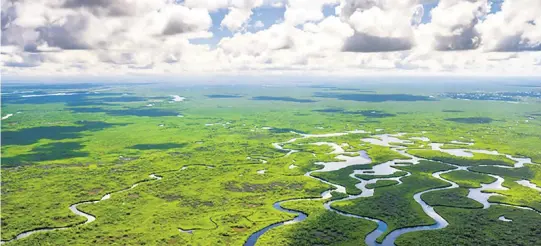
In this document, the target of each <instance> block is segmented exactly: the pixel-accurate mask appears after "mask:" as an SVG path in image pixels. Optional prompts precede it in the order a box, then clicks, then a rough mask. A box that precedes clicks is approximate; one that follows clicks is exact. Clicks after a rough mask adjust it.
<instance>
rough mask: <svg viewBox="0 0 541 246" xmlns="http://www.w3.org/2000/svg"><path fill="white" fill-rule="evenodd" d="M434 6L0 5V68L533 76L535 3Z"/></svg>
mask: <svg viewBox="0 0 541 246" xmlns="http://www.w3.org/2000/svg"><path fill="white" fill-rule="evenodd" d="M433 1H434V0H400V1H398V0H311V1H306V0H287V1H286V0H212V1H211V0H197V1H196V0H185V1H173V0H108V1H105V0H95V1H94V0H93V1H90V0H31V1H30V0H20V1H7V2H6V1H3V2H2V13H1V18H2V26H1V27H2V37H1V44H2V52H1V61H2V62H1V64H2V73H3V74H44V75H51V74H77V75H80V74H97V75H105V74H126V73H136V74H191V73H195V74H198V73H199V74H207V73H234V74H237V73H258V74H261V73H263V72H267V73H295V72H298V73H304V72H309V73H311V74H355V75H359V74H367V73H374V72H382V71H384V72H389V71H392V72H401V71H402V72H403V71H407V72H412V73H437V72H452V73H455V74H456V73H468V72H484V73H516V74H533V73H536V72H537V73H541V52H538V51H539V50H541V30H540V24H539V23H541V19H540V18H541V17H540V16H539V13H540V12H541V2H539V1H535V2H532V1H531V0H505V2H504V3H503V4H502V8H501V9H502V10H501V11H498V12H495V13H491V12H490V4H489V2H488V0H440V1H439V2H438V3H437V5H436V7H435V8H434V9H433V10H432V11H430V12H427V13H425V9H424V7H423V4H424V3H427V2H433ZM329 7H331V8H332V7H335V13H334V14H331V15H328V16H325V15H324V14H323V9H325V8H329ZM265 8H273V9H271V11H269V12H272V13H275V12H278V11H282V12H281V14H278V15H277V16H275V18H276V19H275V20H274V21H273V20H269V19H260V18H261V17H260V15H262V12H259V11H262V10H265ZM266 10H268V9H266ZM216 11H225V12H226V15H225V17H224V18H223V19H222V20H220V19H214V20H212V19H211V13H216ZM263 12H264V11H263ZM326 13H328V12H326ZM425 15H430V18H423V17H426V16H425ZM216 16H219V14H218V15H216V14H213V15H212V18H216ZM264 18H268V16H266V17H264ZM423 19H425V20H426V19H429V20H430V21H429V22H427V23H421V20H423ZM213 23H214V25H218V26H214V27H212V25H213ZM216 23H218V24H216ZM263 23H265V24H266V25H265V24H263ZM268 23H275V24H268ZM220 27H223V28H226V29H228V30H231V31H232V34H229V32H227V35H225V36H218V37H214V38H213V39H210V37H213V35H216V34H218V35H223V32H218V33H216V34H215V33H212V32H210V30H214V29H216V28H220ZM195 38H197V39H199V40H198V41H200V40H203V41H204V42H198V43H203V44H196V43H195V42H194V39H195ZM214 40H218V41H216V43H212V42H214ZM206 43H210V45H207V44H206ZM516 51H524V52H516Z"/></svg>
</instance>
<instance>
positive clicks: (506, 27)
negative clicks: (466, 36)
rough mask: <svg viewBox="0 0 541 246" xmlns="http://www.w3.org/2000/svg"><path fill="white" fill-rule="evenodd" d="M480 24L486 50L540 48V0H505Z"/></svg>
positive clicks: (479, 27) (479, 28)
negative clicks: (498, 8)
mask: <svg viewBox="0 0 541 246" xmlns="http://www.w3.org/2000/svg"><path fill="white" fill-rule="evenodd" d="M501 9H502V10H501V11H500V12H496V13H494V14H490V15H488V16H487V17H486V19H485V20H484V21H483V22H482V23H480V24H479V25H478V30H479V32H480V33H481V37H482V43H483V48H484V49H485V50H487V51H527V50H538V51H539V50H541V1H531V0H513V1H511V0H508V1H504V2H503V4H502V6H501Z"/></svg>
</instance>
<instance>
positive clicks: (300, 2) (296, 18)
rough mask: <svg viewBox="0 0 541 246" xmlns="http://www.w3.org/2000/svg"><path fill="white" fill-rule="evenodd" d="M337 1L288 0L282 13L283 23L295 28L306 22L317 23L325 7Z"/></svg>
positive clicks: (322, 16)
mask: <svg viewBox="0 0 541 246" xmlns="http://www.w3.org/2000/svg"><path fill="white" fill-rule="evenodd" d="M337 3H338V0H289V1H288V2H287V5H286V10H285V13H284V19H285V22H287V23H289V24H291V25H293V26H296V25H300V24H304V23H306V22H308V21H319V20H322V19H323V18H324V17H325V16H324V15H323V7H324V6H325V5H334V4H337Z"/></svg>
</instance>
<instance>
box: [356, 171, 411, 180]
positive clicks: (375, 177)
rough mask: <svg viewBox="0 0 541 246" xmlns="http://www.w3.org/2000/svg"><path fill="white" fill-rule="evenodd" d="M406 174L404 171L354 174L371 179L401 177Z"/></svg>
mask: <svg viewBox="0 0 541 246" xmlns="http://www.w3.org/2000/svg"><path fill="white" fill-rule="evenodd" d="M406 174H408V173H407V172H404V171H397V172H394V173H392V174H389V175H369V174H355V176H356V177H358V178H361V179H364V180H371V179H381V178H395V177H402V176H405V175H406Z"/></svg>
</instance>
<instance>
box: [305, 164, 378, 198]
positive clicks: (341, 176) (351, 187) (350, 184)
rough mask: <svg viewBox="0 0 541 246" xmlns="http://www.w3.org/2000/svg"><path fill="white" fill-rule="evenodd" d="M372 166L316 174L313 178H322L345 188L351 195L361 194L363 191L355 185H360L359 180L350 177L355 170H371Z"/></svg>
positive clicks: (357, 166) (350, 167) (352, 167)
mask: <svg viewBox="0 0 541 246" xmlns="http://www.w3.org/2000/svg"><path fill="white" fill-rule="evenodd" d="M371 167H372V165H354V166H349V167H345V168H342V169H340V170H336V171H330V172H314V173H312V176H314V177H318V178H321V179H323V180H325V181H328V182H331V183H334V184H338V185H341V186H344V187H345V188H346V192H347V193H348V194H350V195H358V194H361V190H359V189H358V188H357V187H355V184H357V183H360V182H359V180H357V179H354V178H352V177H350V176H349V175H350V174H352V173H353V171H354V170H360V169H370V168H371Z"/></svg>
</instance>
